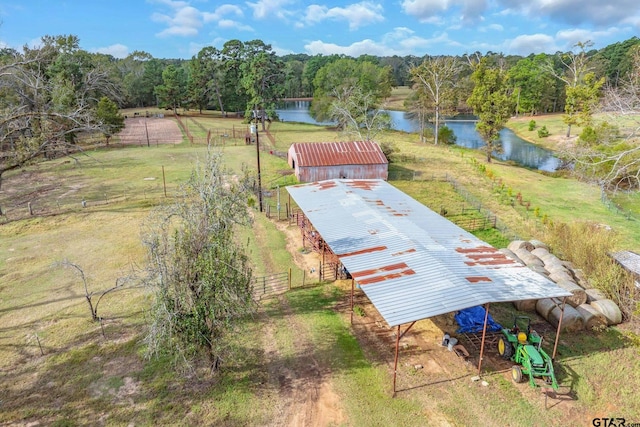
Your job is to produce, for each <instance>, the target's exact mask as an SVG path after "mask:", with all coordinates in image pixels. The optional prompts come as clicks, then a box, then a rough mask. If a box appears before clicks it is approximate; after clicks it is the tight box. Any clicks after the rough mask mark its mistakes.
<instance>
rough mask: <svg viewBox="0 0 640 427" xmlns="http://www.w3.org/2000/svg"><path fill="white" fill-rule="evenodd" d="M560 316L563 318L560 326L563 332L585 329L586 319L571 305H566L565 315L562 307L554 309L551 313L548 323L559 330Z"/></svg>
mask: <svg viewBox="0 0 640 427" xmlns="http://www.w3.org/2000/svg"><path fill="white" fill-rule="evenodd" d="M560 316H562V325H561V326H560V330H561V331H568V332H575V331H581V330H583V329H584V319H583V318H582V316H581V315H580V313H579V312H578V310H576V309H575V308H573V307H571V306H570V305H568V304H565V306H564V314H562V310H560V307H558V306H555V307H553V309H551V311H550V312H549V317H548V318H547V321H548V322H549V323H551V324H552V325H553V326H555V327H556V328H557V327H558V324H559V322H560Z"/></svg>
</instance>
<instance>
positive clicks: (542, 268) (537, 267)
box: [527, 265, 549, 278]
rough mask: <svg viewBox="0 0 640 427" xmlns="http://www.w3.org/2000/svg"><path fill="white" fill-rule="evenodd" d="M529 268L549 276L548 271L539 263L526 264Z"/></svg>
mask: <svg viewBox="0 0 640 427" xmlns="http://www.w3.org/2000/svg"><path fill="white" fill-rule="evenodd" d="M527 267H528V268H529V269H530V270H533V271H535V272H536V273H538V274H542V275H543V276H544V277H547V278H548V277H549V272H548V271H547V269H546V268H544V267H541V266H539V265H529V266H527Z"/></svg>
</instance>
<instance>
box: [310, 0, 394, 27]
mask: <svg viewBox="0 0 640 427" xmlns="http://www.w3.org/2000/svg"><path fill="white" fill-rule="evenodd" d="M303 20H304V21H305V22H306V23H308V24H317V23H320V22H322V21H325V20H330V21H347V22H348V23H349V29H350V30H352V31H353V30H357V29H358V28H360V27H364V26H366V25H370V24H374V23H377V22H383V21H384V9H383V7H382V5H380V4H376V3H372V2H369V1H364V2H360V3H356V4H351V5H349V6H347V7H332V8H328V7H327V6H320V5H317V4H313V5H311V6H308V7H307V10H306V12H305V16H304V18H303Z"/></svg>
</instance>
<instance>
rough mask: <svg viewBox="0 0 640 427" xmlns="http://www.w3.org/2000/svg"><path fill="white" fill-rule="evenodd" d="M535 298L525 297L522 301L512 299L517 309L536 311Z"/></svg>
mask: <svg viewBox="0 0 640 427" xmlns="http://www.w3.org/2000/svg"><path fill="white" fill-rule="evenodd" d="M537 302H538V300H537V299H526V300H522V301H514V302H513V306H514V307H515V308H516V310H518V311H536V303H537Z"/></svg>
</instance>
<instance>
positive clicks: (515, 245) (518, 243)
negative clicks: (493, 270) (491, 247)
mask: <svg viewBox="0 0 640 427" xmlns="http://www.w3.org/2000/svg"><path fill="white" fill-rule="evenodd" d="M520 248H524V249H526V250H527V251H529V252H531V251H532V250H534V249H535V247H534V246H533V245H532V244H531V243H529V242H526V241H524V240H514V241H512V242H511V243H509V245H508V246H507V249H510V250H512V251H513V252H515V251H516V250H517V249H520Z"/></svg>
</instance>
